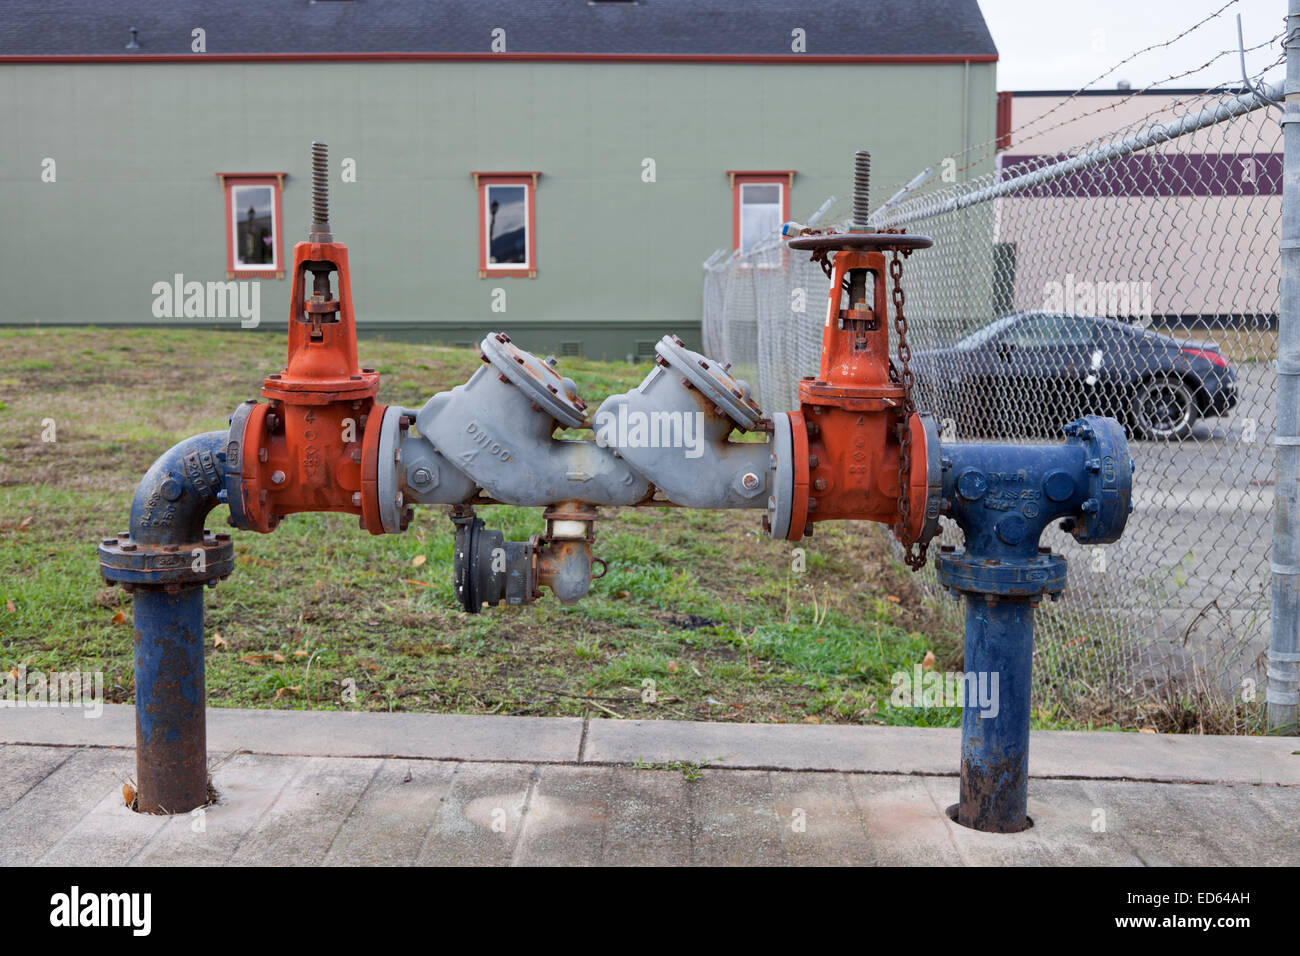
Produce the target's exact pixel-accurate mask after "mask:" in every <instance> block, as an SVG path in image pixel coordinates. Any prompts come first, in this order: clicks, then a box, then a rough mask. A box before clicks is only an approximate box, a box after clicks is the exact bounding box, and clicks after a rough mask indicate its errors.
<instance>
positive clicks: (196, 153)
mask: <svg viewBox="0 0 1300 956" xmlns="http://www.w3.org/2000/svg"><path fill="white" fill-rule="evenodd" d="M197 59H198V58H197V57H196V60H197ZM995 90H996V85H995V65H994V64H991V63H970V64H967V63H964V62H954V63H942V64H911V65H893V64H890V65H876V64H868V65H833V66H827V65H808V66H800V65H785V64H781V65H775V64H774V65H759V64H747V65H737V64H722V63H716V64H714V63H704V64H694V63H635V62H608V63H601V62H555V61H546V62H502V63H492V62H438V61H434V62H378V63H376V62H313V63H275V62H233V63H232V62H225V63H202V62H194V63H140V64H120V65H119V64H50V65H46V64H40V65H25V64H21V65H20V64H5V65H2V66H0V122H2V123H3V129H4V134H3V136H0V217H2V219H3V228H0V293H2V294H0V323H3V324H9V325H23V324H41V325H52V324H96V325H111V324H133V325H147V324H158V323H159V320H157V319H155V318H154V317H153V315H152V313H151V305H152V303H153V299H154V296H153V293H152V287H153V285H154V283H156V282H159V281H166V282H170V281H171V280H172V277H173V276H174V274H176V273H182V274H183V275H184V276H185V279H186V280H187V281H200V282H208V281H223V280H224V279H225V277H226V272H225V270H226V251H225V242H226V230H225V196H224V192H223V190H222V187H221V185H220V183H219V181H218V179H217V177H216V175H215V174H216V173H217V172H285V173H287V174H288V175H287V178H286V180H285V187H284V193H283V201H284V223H283V231H284V236H283V239H284V255H285V258H286V260H289V259H291V257H292V247H293V243H294V242H297V241H299V240H301V239H305V238H306V233H307V228H308V226H309V224H310V209H309V202H310V200H309V194H310V177H309V171H308V165H309V148H310V143H311V141H312V140H314V139H320V140H324V141H326V142H328V143H329V146H330V160H331V166H332V170H331V214H332V219H333V227H334V234H335V237H336V238H337V239H338V240H340V241H342V242H345V243H347V244H348V247H349V252H350V258H351V265H352V278H353V285H354V304H355V306H356V311H357V315H358V322H359V326H360V328H361V330H362V332H363V334H367V333H381V332H382V333H383V334H386V335H390V336H400V337H403V338H415V339H418V340H426V341H433V340H440V341H444V342H468V341H475V340H476V339H477V336H478V335H480V334H481V333H482V332H483V331H484V330H487V329H490V328H505V329H509V330H510V331H511V333H512V335H514V337H515V338H516V340H518V341H519V342H521V343H522V344H524V345H525V346H528V347H533V348H545V349H552V350H556V349H558V348H559V346H560V344H561V342H564V341H577V342H581V343H582V346H581V347H582V351H583V353H584V354H586V355H589V356H592V357H606V358H613V357H620V358H621V357H623V356H625V355H627V354H629V353H631V352H633V351H635V348H636V343H637V342H638V341H646V340H654V339H657V338H658V337H659V336H660V335H662V334H663V333H665V332H669V331H672V332H677V333H679V334H682V335H683V336H685V337H686V338H688V339H689V340H692V341H698V334H699V322H700V296H701V269H700V264H701V262H702V261H703V260H704V259H705V258H706V257H707V256H708V255H709V254H710V253H711V252H712V251H713V250H715V249H717V248H719V247H723V246H729V245H730V243H731V228H732V193H731V189H730V188H729V184H728V179H727V175H726V170H728V169H773V170H775V169H794V170H796V171H797V175H796V178H795V181H794V186H793V189H792V191H791V206H790V209H791V214H792V216H794V217H795V218H800V217H802V216H806V215H807V214H809V213H810V212H811V211H812V210H813V209H815V208H816V207H817V206H819V205H820V204H821V203H822V201H823V200H824V199H825V198H826V197H827V196H828V195H831V194H834V195H837V196H841V197H843V196H846V195H847V193H848V190H849V188H850V169H851V161H852V153H853V151H854V150H855V149H858V148H861V147H863V146H866V147H868V148H870V149H871V150H872V167H873V182H874V184H875V189H876V196H875V197H874V198H875V200H876V201H879V200H881V199H884V198H886V197H885V195H884V191H885V189H886V188H887V187H888V186H889V185H890V184H894V183H900V182H903V181H906V180H907V179H909V178H910V177H911V176H912V175H914V174H915V173H916V172H917V171H918V170H919V169H921V168H923V167H924V166H926V165H929V164H930V163H932V162H934V161H936V160H937V159H939V158H941V157H943V156H945V155H951V154H955V153H957V152H958V151H960V150H961V149H962V147H963V140H964V141H965V143H968V144H979V143H984V142H986V141H988V140H990V139H992V138H993V135H994V118H995V101H996V92H995ZM47 158H48V159H53V160H54V161H55V164H56V165H55V173H56V179H55V182H53V183H47V182H43V181H42V178H41V172H42V163H43V161H44V160H46V159H47ZM344 158H351V159H353V160H355V162H356V173H357V181H356V182H355V183H344V182H341V181H340V177H339V170H340V168H341V167H340V164H341V163H342V161H343V160H344ZM647 158H649V159H653V160H654V163H655V173H656V181H655V182H652V183H647V182H643V181H642V169H643V160H645V159H647ZM958 165H959V166H960V165H962V164H961V163H958ZM472 170H478V171H493V170H509V171H514V170H539V171H540V172H541V180H540V184H539V187H538V190H537V194H536V214H537V222H536V228H537V250H538V252H537V277H536V278H535V279H524V278H500V277H489V278H487V279H480V278H479V277H478V216H477V208H478V207H477V201H478V194H477V191H476V190H475V187H474V184H473V181H472V179H471V177H470V172H471V171H472ZM983 171H984V168H980V167H977V168H975V169H972V170H969V171H968V172H967V174H966V175H977V174H978V173H980V172H983ZM496 288H503V289H505V291H506V303H505V306H506V311H505V312H504V313H501V312H494V311H493V310H492V305H493V295H492V290H493V289H496ZM288 297H289V280H288V277H287V276H286V278H285V279H284V280H281V281H275V280H263V281H262V286H261V326H260V327H261V328H262V329H272V330H274V329H277V328H280V329H282V328H283V327H284V324H285V321H286V319H287V313H288ZM162 321H163V322H164V323H166V324H186V323H188V324H191V325H209V326H210V325H212V324H214V323H212V322H209V321H202V320H194V319H174V320H162ZM216 324H224V325H225V326H226V327H230V328H238V327H239V323H238V320H237V319H230V320H227V321H226V322H224V323H220V322H218V323H216Z"/></svg>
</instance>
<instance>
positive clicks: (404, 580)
mask: <svg viewBox="0 0 1300 956" xmlns="http://www.w3.org/2000/svg"><path fill="white" fill-rule="evenodd" d="M402 583H403V584H414V585H415V586H416V587H417V588H431V587H433V585H432V584H427V583H425V582H424V581H412V580H411V579H410V578H402Z"/></svg>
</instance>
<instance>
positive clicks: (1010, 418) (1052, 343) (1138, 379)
mask: <svg viewBox="0 0 1300 956" xmlns="http://www.w3.org/2000/svg"><path fill="white" fill-rule="evenodd" d="M912 371H913V374H914V376H915V379H916V388H917V396H916V398H917V406H918V407H919V408H921V409H926V408H929V409H931V410H933V411H934V412H935V415H936V417H937V418H939V419H941V420H942V419H951V420H952V421H953V422H954V423H955V424H956V427H957V431H958V433H959V434H962V435H966V436H971V437H995V436H1008V435H1031V434H1056V433H1059V429H1060V426H1061V425H1062V424H1064V423H1065V422H1068V421H1070V420H1072V419H1074V418H1077V417H1078V416H1079V415H1082V414H1095V415H1110V416H1112V417H1114V418H1117V419H1118V420H1119V421H1121V422H1123V423H1124V424H1125V425H1126V426H1127V427H1128V428H1129V431H1130V434H1132V435H1133V436H1134V437H1138V438H1150V439H1181V438H1185V437H1187V436H1188V435H1190V434H1191V431H1192V427H1193V425H1195V424H1196V421H1197V419H1199V418H1203V417H1206V416H1211V415H1223V414H1225V413H1226V412H1227V411H1228V410H1229V409H1231V408H1232V407H1233V406H1234V405H1236V404H1237V376H1236V373H1235V372H1234V371H1233V370H1232V366H1231V365H1229V364H1228V360H1227V359H1226V358H1224V357H1223V355H1222V354H1221V353H1220V352H1219V347H1218V345H1216V344H1215V343H1214V342H1198V341H1193V340H1191V339H1179V338H1173V337H1171V336H1168V335H1161V334H1159V333H1157V332H1152V331H1149V330H1147V329H1142V328H1139V327H1138V326H1135V325H1128V324H1126V323H1123V322H1117V321H1115V320H1113V319H1103V318H1093V317H1090V316H1081V315H1067V314H1063V313H1056V312H1020V313H1016V314H1014V315H1008V316H1005V317H1003V318H1000V319H997V320H995V321H994V322H991V323H990V324H988V325H986V326H985V327H984V328H982V329H979V330H977V331H975V332H972V333H971V334H970V335H967V336H966V337H965V338H963V339H961V340H960V341H958V342H957V343H956V344H955V345H953V346H951V347H949V348H944V349H931V350H927V351H917V352H914V353H913V356H912Z"/></svg>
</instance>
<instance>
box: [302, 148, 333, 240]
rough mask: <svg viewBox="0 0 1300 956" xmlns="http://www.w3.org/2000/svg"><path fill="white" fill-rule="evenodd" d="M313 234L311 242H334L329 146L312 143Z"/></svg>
mask: <svg viewBox="0 0 1300 956" xmlns="http://www.w3.org/2000/svg"><path fill="white" fill-rule="evenodd" d="M311 217H312V222H311V235H310V236H308V241H309V242H333V241H334V236H333V234H332V232H331V229H330V177H329V146H328V145H326V144H325V143H321V142H315V143H312V144H311Z"/></svg>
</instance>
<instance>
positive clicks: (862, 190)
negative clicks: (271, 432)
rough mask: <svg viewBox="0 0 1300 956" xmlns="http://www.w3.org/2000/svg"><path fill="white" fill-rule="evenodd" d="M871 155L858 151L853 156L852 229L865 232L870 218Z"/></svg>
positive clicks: (865, 151)
mask: <svg viewBox="0 0 1300 956" xmlns="http://www.w3.org/2000/svg"><path fill="white" fill-rule="evenodd" d="M870 193H871V153H870V152H868V151H867V150H865V149H860V150H858V151H857V152H856V153H854V154H853V228H854V229H858V230H862V231H865V230H866V229H867V228H868V226H867V220H868V219H869V218H870V217H871V201H870Z"/></svg>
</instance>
